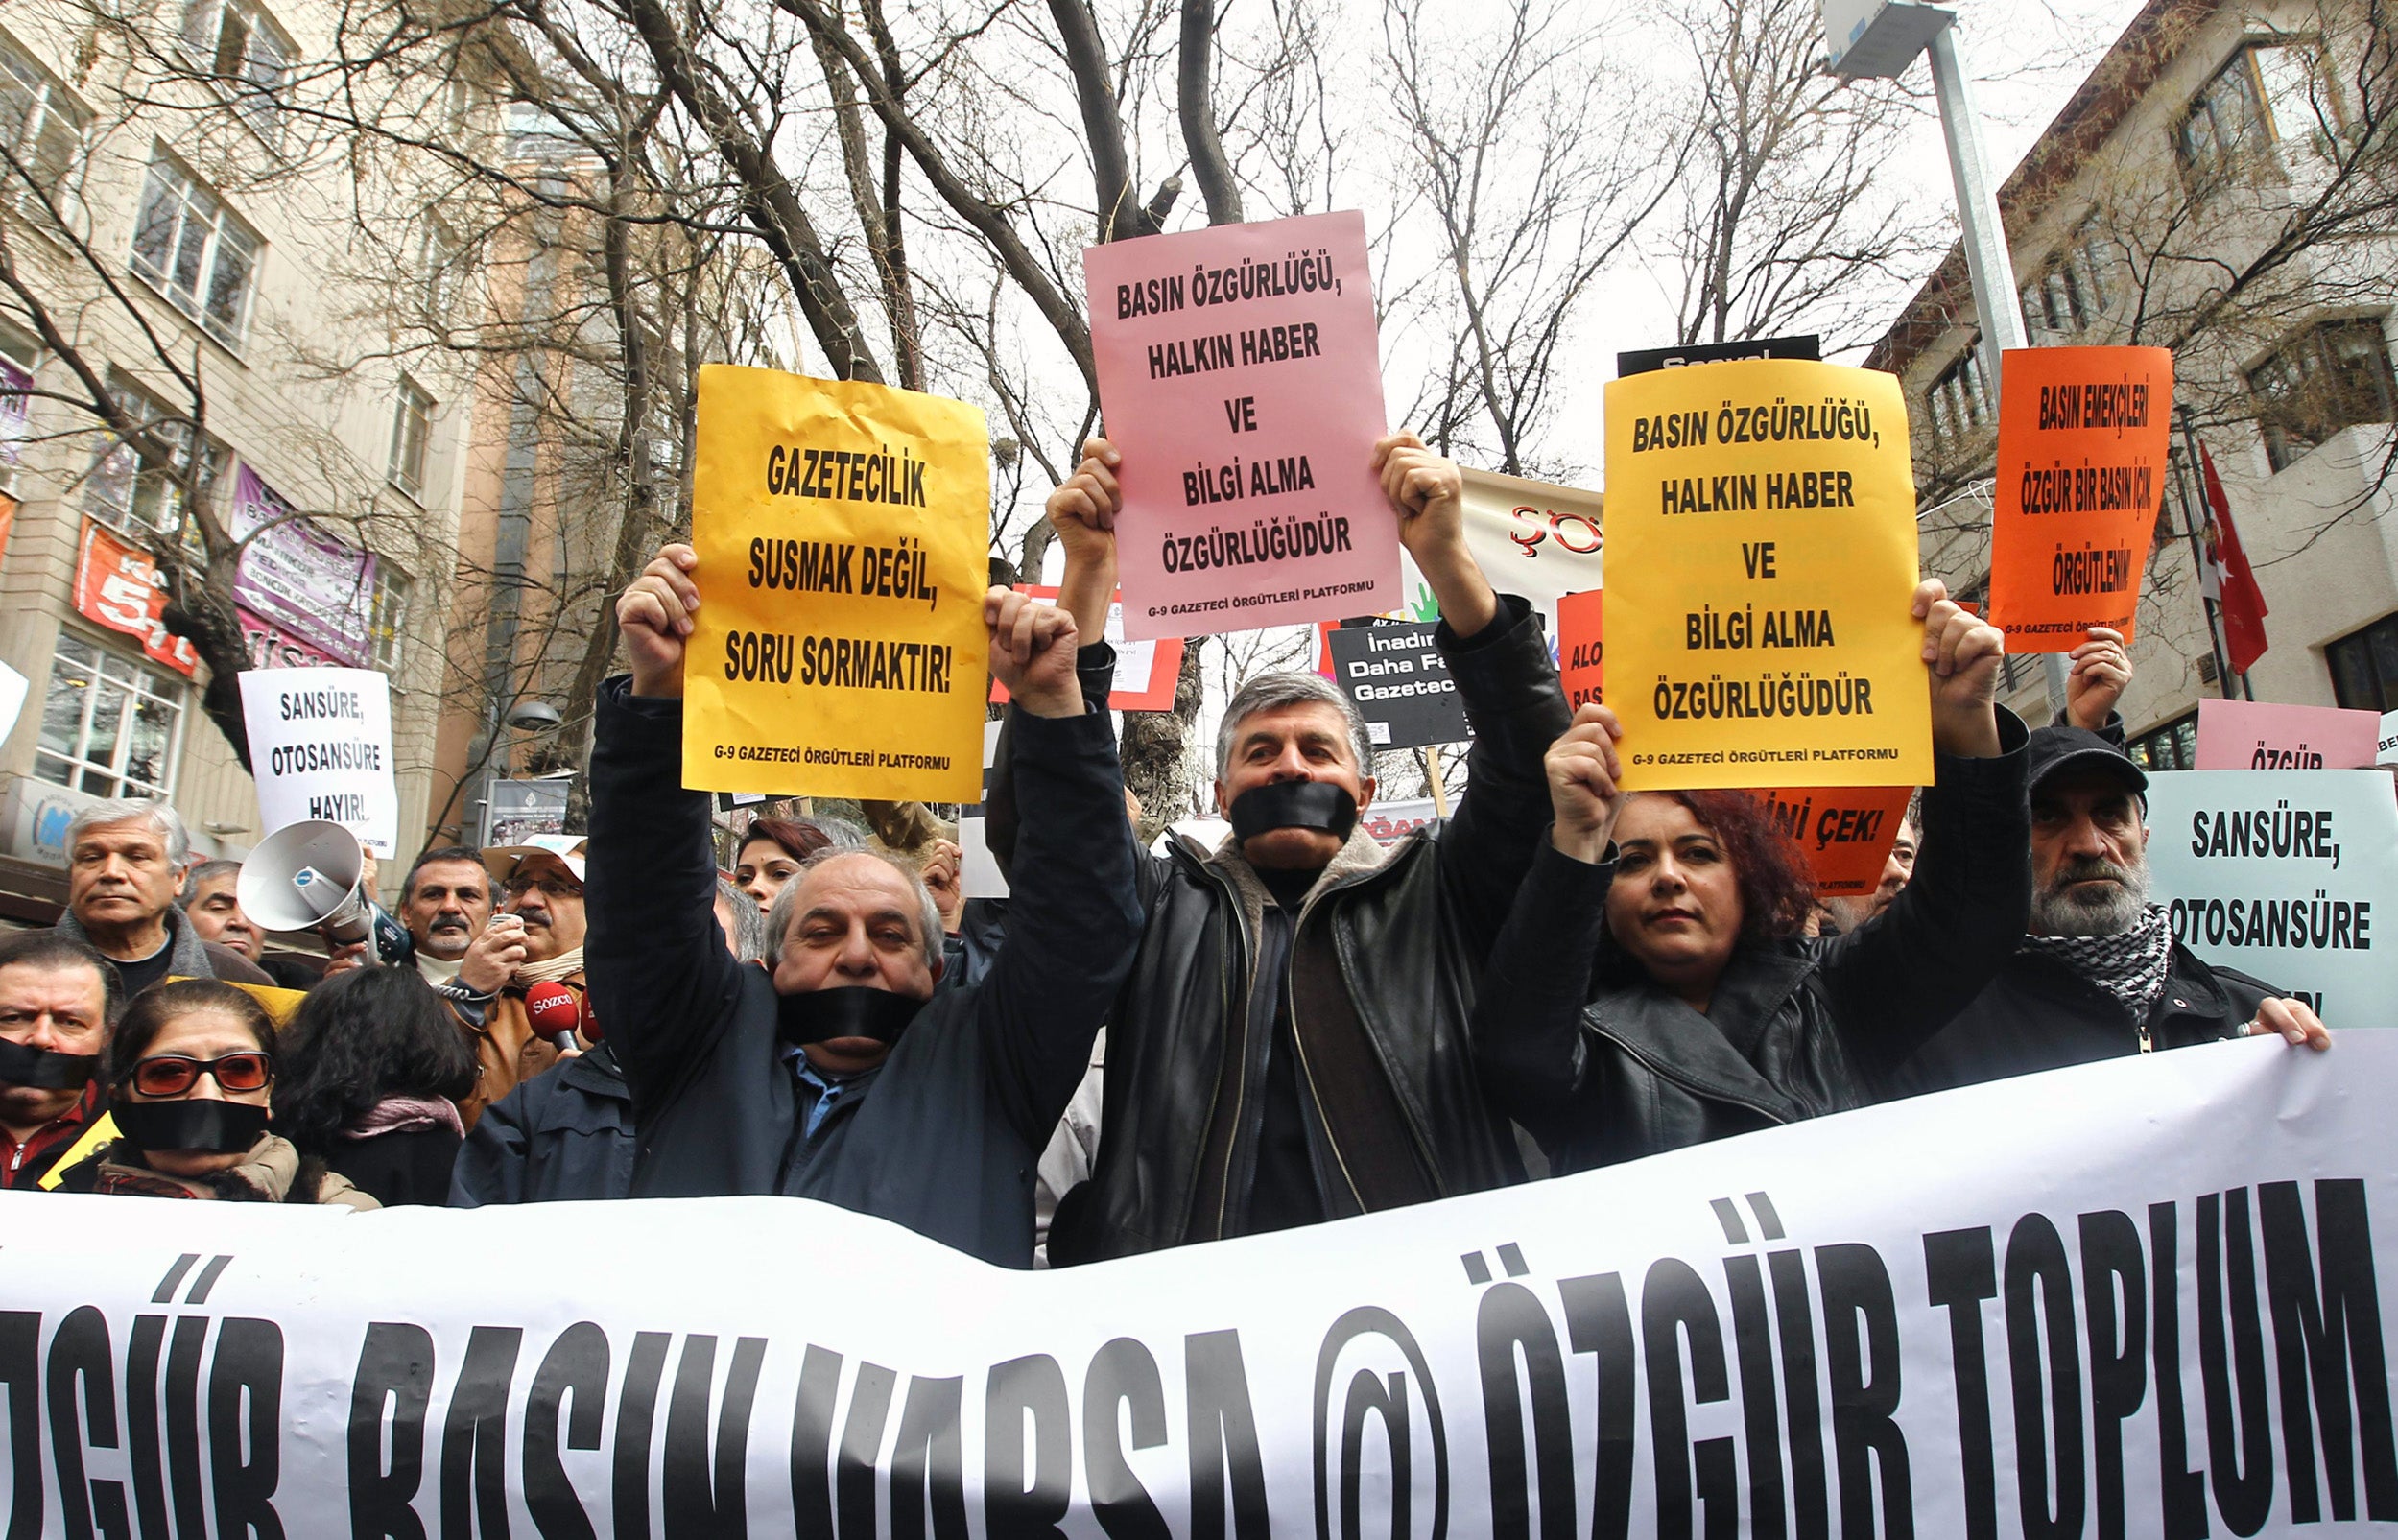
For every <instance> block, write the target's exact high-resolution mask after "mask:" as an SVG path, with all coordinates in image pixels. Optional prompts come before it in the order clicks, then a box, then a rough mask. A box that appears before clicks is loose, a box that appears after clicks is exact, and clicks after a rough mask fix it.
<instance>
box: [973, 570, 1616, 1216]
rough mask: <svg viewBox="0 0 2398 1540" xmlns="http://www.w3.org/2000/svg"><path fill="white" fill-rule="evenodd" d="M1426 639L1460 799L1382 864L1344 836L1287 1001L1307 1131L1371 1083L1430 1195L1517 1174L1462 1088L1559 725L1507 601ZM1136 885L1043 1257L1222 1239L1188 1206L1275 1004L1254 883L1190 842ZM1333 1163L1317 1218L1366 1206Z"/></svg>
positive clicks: (1256, 1059) (1197, 1204) (1545, 677)
mask: <svg viewBox="0 0 2398 1540" xmlns="http://www.w3.org/2000/svg"><path fill="white" fill-rule="evenodd" d="M1438 642H1439V646H1440V648H1441V651H1442V652H1443V653H1444V654H1445V655H1446V656H1447V658H1448V661H1449V669H1450V674H1451V676H1452V677H1453V678H1454V679H1455V680H1456V682H1457V687H1458V692H1459V694H1460V696H1462V697H1463V698H1464V701H1465V708H1466V714H1467V717H1468V719H1469V721H1470V722H1471V723H1472V724H1473V728H1474V746H1473V749H1472V752H1471V755H1470V757H1469V758H1468V760H1467V766H1468V771H1469V775H1470V782H1469V785H1470V790H1469V791H1468V793H1467V794H1466V795H1465V796H1464V797H1463V798H1462V800H1461V802H1460V807H1459V810H1458V812H1457V815H1456V817H1452V818H1450V819H1449V820H1448V821H1447V822H1446V823H1445V824H1444V825H1435V826H1432V827H1430V828H1427V829H1425V830H1421V831H1418V832H1417V833H1416V834H1414V835H1413V836H1411V837H1410V838H1409V839H1408V840H1407V841H1403V842H1402V843H1400V844H1399V845H1398V846H1397V847H1396V848H1395V849H1393V850H1392V851H1390V852H1389V855H1388V856H1387V857H1385V856H1384V855H1383V854H1382V853H1381V852H1380V851H1378V850H1376V849H1375V848H1374V847H1373V845H1372V842H1371V841H1370V839H1369V838H1368V837H1367V836H1365V834H1364V833H1363V832H1362V831H1361V832H1358V833H1356V834H1353V835H1352V837H1351V841H1350V844H1349V846H1348V847H1347V848H1345V849H1344V850H1343V851H1342V852H1341V856H1340V857H1339V858H1338V859H1336V861H1335V862H1334V864H1333V865H1332V866H1331V867H1330V868H1328V869H1327V871H1326V873H1325V875H1324V877H1323V878H1322V879H1320V880H1319V881H1318V885H1317V887H1316V888H1315V889H1314V890H1313V891H1312V892H1311V893H1310V894H1309V896H1308V898H1307V900H1306V902H1305V904H1304V906H1303V908H1302V909H1301V911H1300V913H1299V916H1298V919H1297V923H1296V926H1295V929H1294V933H1293V943H1292V948H1291V964H1290V968H1291V971H1290V973H1289V974H1287V975H1286V978H1285V981H1284V985H1283V986H1284V987H1286V988H1290V989H1292V990H1293V992H1294V1000H1293V1018H1294V1026H1295V1029H1296V1031H1295V1033H1294V1036H1295V1038H1296V1040H1297V1041H1298V1043H1299V1045H1300V1050H1301V1057H1302V1062H1303V1064H1304V1067H1305V1070H1306V1073H1307V1076H1308V1077H1309V1078H1307V1079H1304V1080H1303V1081H1302V1085H1301V1094H1302V1098H1303V1100H1305V1101H1306V1102H1307V1103H1308V1109H1309V1116H1310V1119H1311V1122H1312V1123H1315V1124H1316V1125H1318V1126H1321V1125H1322V1120H1321V1118H1320V1117H1319V1116H1318V1114H1319V1113H1320V1110H1321V1107H1322V1105H1323V1103H1324V1102H1325V1101H1326V1100H1327V1099H1329V1098H1337V1097H1338V1096H1339V1095H1340V1094H1341V1080H1342V1078H1344V1077H1345V1076H1348V1075H1352V1074H1356V1075H1366V1076H1378V1077H1379V1078H1380V1079H1381V1081H1382V1082H1383V1084H1382V1085H1381V1086H1377V1087H1376V1088H1375V1089H1376V1092H1377V1094H1378V1095H1379V1094H1380V1093H1381V1092H1382V1091H1383V1090H1384V1089H1385V1088H1386V1087H1387V1090H1388V1094H1389V1098H1390V1099H1392V1100H1394V1101H1395V1102H1396V1104H1397V1106H1398V1108H1399V1113H1400V1121H1401V1122H1402V1123H1403V1124H1404V1125H1405V1128H1406V1135H1407V1143H1408V1144H1409V1145H1410V1146H1411V1147H1412V1151H1410V1152H1411V1153H1412V1155H1413V1165H1414V1166H1415V1167H1416V1168H1418V1170H1417V1171H1416V1172H1414V1173H1411V1176H1410V1180H1411V1181H1412V1182H1413V1183H1416V1184H1418V1190H1419V1191H1422V1192H1423V1193H1424V1195H1425V1196H1451V1195H1454V1194H1458V1193H1467V1192H1476V1191H1480V1190H1482V1189H1484V1188H1488V1187H1494V1186H1499V1185H1503V1184H1505V1183H1508V1182H1511V1181H1520V1180H1521V1179H1522V1177H1523V1169H1522V1163H1521V1160H1520V1159H1519V1157H1518V1155H1517V1153H1516V1150H1515V1147H1514V1142H1513V1138H1512V1135H1511V1133H1510V1131H1509V1130H1508V1126H1507V1125H1506V1124H1505V1123H1504V1122H1503V1121H1501V1120H1500V1119H1499V1118H1498V1117H1496V1116H1495V1115H1494V1114H1493V1113H1492V1111H1491V1110H1490V1107H1489V1105H1488V1103H1487V1102H1486V1101H1485V1100H1484V1097H1483V1095H1482V1091H1481V1088H1480V1086H1479V1084H1478V1083H1477V1081H1476V1078H1475V1074H1474V1063H1473V1050H1472V1045H1471V1043H1470V1041H1469V1040H1468V1038H1467V1035H1466V1022H1467V1018H1468V1017H1469V1016H1470V1014H1471V1012H1472V1010H1473V1005H1474V993H1475V989H1476V987H1477V984H1478V982H1479V979H1480V976H1481V972H1482V967H1483V962H1484V959H1485V958H1486V956H1487V955H1488V952H1489V947H1490V942H1491V940H1492V939H1493V938H1494V937H1495V936H1496V934H1497V930H1498V925H1499V920H1500V917H1501V916H1502V915H1503V914H1505V913H1506V912H1507V905H1508V900H1509V899H1510V898H1511V897H1512V896H1513V894H1514V891H1515V888H1516V886H1517V885H1518V884H1519V883H1520V882H1521V881H1522V880H1523V875H1524V870H1525V866H1526V865H1527V863H1528V862H1529V861H1530V860H1531V852H1532V846H1533V843H1534V842H1535V841H1537V840H1538V839H1539V837H1540V832H1541V830H1542V829H1543V828H1544V827H1545V826H1546V824H1547V820H1548V794H1547V791H1546V783H1545V780H1544V777H1543V773H1542V770H1541V756H1542V755H1543V754H1544V753H1545V752H1546V751H1547V749H1548V746H1549V745H1550V743H1551V742H1552V741H1554V740H1555V737H1556V736H1557V734H1559V733H1561V732H1563V731H1564V730H1565V726H1566V723H1567V721H1568V717H1569V713H1568V712H1567V710H1566V705H1565V697H1564V694H1563V692H1562V691H1561V690H1559V688H1558V686H1557V675H1556V669H1555V666H1554V665H1553V664H1552V663H1551V662H1550V660H1549V651H1548V645H1547V642H1546V640H1545V638H1544V637H1543V636H1542V634H1541V631H1540V628H1539V626H1538V624H1537V623H1536V622H1535V621H1534V620H1533V619H1532V617H1531V606H1529V605H1528V604H1525V602H1524V601H1523V600H1521V599H1516V598H1508V597H1503V598H1502V600H1501V611H1500V615H1499V618H1498V619H1497V620H1495V621H1493V622H1492V623H1491V624H1490V626H1489V627H1487V628H1485V629H1484V631H1483V632H1482V633H1481V634H1480V635H1477V636H1475V637H1473V638H1471V639H1470V640H1468V641H1464V642H1460V640H1459V639H1458V638H1457V637H1456V636H1455V635H1454V634H1452V633H1451V632H1450V631H1449V629H1448V628H1447V627H1446V626H1445V625H1444V626H1443V627H1442V628H1441V629H1440V632H1439V636H1438ZM1091 652H1092V653H1093V654H1094V655H1096V654H1098V653H1099V652H1100V650H1097V649H1094V650H1091ZM1089 677H1090V675H1089V674H1087V673H1086V675H1085V678H1086V683H1085V685H1084V689H1085V692H1086V694H1087V693H1089V692H1090V690H1091V684H1090V682H1088V681H1089ZM995 795H996V793H995ZM997 817H998V813H997V810H994V822H995V823H996V821H997ZM1136 875H1137V878H1138V881H1139V883H1140V886H1141V897H1142V900H1143V906H1144V908H1145V910H1146V911H1147V913H1148V916H1149V923H1148V927H1147V929H1146V931H1145V932H1144V933H1143V936H1142V940H1141V948H1140V952H1139V954H1138V956H1137V957H1136V959H1135V960H1134V962H1133V966H1132V972H1131V974H1130V976H1129V977H1128V979H1127V980H1126V982H1125V985H1124V988H1123V991H1122V992H1121V993H1120V994H1119V995H1118V997H1117V1003H1116V1008H1115V1010H1114V1011H1113V1013H1111V1014H1110V1016H1109V1018H1108V1022H1109V1027H1108V1046H1107V1075H1106V1088H1105V1094H1104V1102H1103V1112H1102V1116H1101V1122H1100V1149H1099V1158H1098V1162H1097V1165H1096V1168H1095V1171H1094V1173H1093V1175H1092V1178H1091V1180H1090V1181H1089V1182H1088V1183H1086V1184H1084V1186H1083V1187H1082V1188H1081V1189H1078V1195H1079V1196H1077V1197H1076V1198H1075V1199H1074V1201H1073V1202H1072V1203H1071V1204H1069V1205H1068V1206H1067V1207H1065V1208H1063V1209H1061V1210H1060V1217H1059V1220H1058V1221H1057V1227H1054V1228H1053V1232H1052V1241H1051V1254H1052V1257H1053V1259H1065V1258H1072V1259H1074V1260H1078V1261H1079V1260H1084V1259H1088V1258H1094V1257H1113V1256H1123V1255H1127V1254H1129V1253H1133V1252H1140V1251H1149V1250H1155V1249H1159V1248H1162V1247H1166V1246H1174V1245H1180V1244H1184V1243H1186V1242H1191V1241H1200V1240H1210V1239H1215V1238H1217V1237H1219V1236H1221V1235H1223V1234H1224V1233H1227V1232H1226V1220H1225V1217H1224V1214H1223V1206H1222V1205H1221V1204H1216V1203H1209V1202H1204V1201H1202V1198H1201V1195H1200V1191H1199V1189H1200V1187H1201V1185H1202V1181H1201V1177H1202V1171H1201V1168H1202V1165H1203V1164H1204V1162H1205V1160H1206V1154H1207V1152H1206V1150H1205V1149H1203V1146H1204V1145H1205V1144H1206V1142H1207V1140H1208V1136H1209V1133H1210V1130H1211V1127H1212V1126H1213V1125H1215V1122H1216V1118H1215V1114H1216V1103H1217V1098H1218V1095H1219V1091H1220V1088H1221V1087H1222V1086H1223V1084H1224V1083H1225V1082H1226V1080H1227V1078H1229V1079H1230V1080H1231V1081H1232V1083H1235V1084H1239V1085H1256V1084H1258V1083H1260V1082H1261V1081H1262V1079H1263V1076H1264V1060H1265V1054H1266V1053H1267V1046H1268V1042H1269V1040H1270V1034H1269V1032H1268V1031H1267V1030H1266V1026H1267V1024H1266V1023H1265V1022H1264V1021H1258V1020H1255V1019H1254V1018H1255V1017H1256V1015H1257V1013H1258V1009H1259V1007H1261V1006H1262V1008H1263V1010H1264V1011H1266V1012H1269V1013H1270V1011H1271V1010H1272V1008H1273V1007H1272V1004H1271V1001H1272V997H1273V995H1274V991H1273V990H1272V989H1271V988H1268V989H1253V988H1252V982H1253V981H1252V980H1251V977H1250V971H1251V967H1252V960H1253V959H1254V958H1255V957H1256V956H1257V948H1258V935H1257V928H1258V920H1257V912H1258V909H1259V906H1260V904H1261V902H1262V901H1263V898H1264V891H1263V888H1262V885H1260V884H1259V883H1258V882H1257V879H1256V878H1255V876H1254V874H1253V873H1250V872H1249V871H1248V868H1247V865H1246V863H1245V862H1243V861H1242V859H1241V858H1240V856H1239V855H1238V854H1237V853H1236V852H1233V851H1230V850H1224V851H1219V852H1217V853H1216V854H1214V855H1212V856H1211V855H1208V854H1206V853H1204V852H1201V851H1200V850H1199V849H1198V848H1196V847H1195V846H1192V845H1190V844H1188V843H1187V842H1183V843H1180V844H1178V845H1177V846H1176V847H1175V849H1174V851H1173V853H1172V854H1171V855H1168V856H1165V857H1163V858H1150V859H1148V860H1146V861H1144V863H1143V864H1142V865H1141V867H1140V869H1139V870H1138V872H1137V873H1136ZM1327 1010H1329V1011H1334V1012H1342V1013H1354V1018H1355V1021H1356V1023H1357V1025H1358V1027H1359V1028H1361V1029H1362V1032H1359V1033H1344V1034H1342V1035H1343V1038H1344V1040H1346V1041H1350V1042H1354V1041H1356V1040H1357V1039H1358V1038H1359V1037H1362V1039H1363V1041H1364V1043H1365V1045H1366V1047H1367V1050H1368V1053H1367V1060H1366V1062H1364V1063H1352V1064H1348V1065H1345V1066H1343V1065H1330V1066H1327V1065H1324V1064H1322V1063H1320V1062H1318V1061H1316V1060H1314V1059H1311V1058H1309V1057H1308V1054H1309V1053H1310V1049H1309V1044H1310V1042H1311V1040H1312V1037H1313V1034H1312V1033H1311V1031H1310V1021H1311V1018H1320V1017H1321V1016H1322V1014H1323V1013H1324V1012H1325V1011H1327ZM1234 1045H1240V1046H1241V1047H1243V1049H1244V1050H1245V1056H1246V1060H1247V1063H1246V1067H1245V1068H1246V1073H1245V1074H1244V1075H1238V1076H1232V1077H1227V1076H1226V1075H1225V1070H1226V1067H1227V1066H1226V1064H1225V1054H1226V1053H1227V1052H1228V1051H1229V1050H1230V1049H1231V1048H1232V1047H1233V1046H1234ZM1251 1104H1255V1105H1256V1106H1257V1107H1258V1109H1259V1110H1257V1111H1256V1112H1254V1113H1253V1114H1252V1113H1251V1112H1250V1111H1249V1107H1250V1105H1251ZM1262 1120H1263V1111H1262V1098H1251V1099H1249V1100H1248V1101H1247V1102H1243V1103H1242V1104H1241V1111H1240V1112H1239V1113H1238V1114H1237V1115H1236V1116H1235V1118H1234V1120H1233V1125H1232V1130H1233V1131H1232V1135H1231V1138H1232V1141H1233V1149H1232V1150H1231V1153H1230V1156H1229V1160H1230V1162H1231V1168H1232V1169H1233V1170H1235V1171H1238V1170H1240V1169H1242V1168H1243V1167H1244V1165H1245V1164H1246V1162H1247V1161H1249V1160H1252V1159H1253V1157H1254V1154H1255V1149H1254V1146H1255V1144H1256V1141H1257V1139H1258V1136H1259V1132H1260V1125H1261V1123H1262ZM1332 1154H1333V1157H1334V1158H1333V1160H1332V1162H1331V1164H1332V1165H1333V1166H1334V1168H1335V1169H1336V1180H1335V1182H1334V1183H1332V1184H1331V1185H1332V1187H1333V1188H1334V1190H1333V1191H1330V1192H1328V1193H1327V1194H1326V1195H1325V1196H1326V1203H1327V1207H1328V1210H1329V1211H1330V1213H1331V1214H1332V1215H1333V1216H1335V1217H1337V1216H1338V1215H1341V1214H1345V1213H1355V1212H1358V1211H1360V1210H1361V1209H1366V1208H1372V1207H1375V1206H1377V1205H1376V1202H1375V1200H1374V1197H1373V1194H1372V1191H1371V1182H1372V1180H1373V1179H1374V1173H1367V1174H1366V1175H1365V1176H1362V1177H1360V1178H1359V1179H1358V1181H1357V1182H1355V1183H1350V1182H1345V1181H1341V1180H1338V1179H1337V1178H1338V1173H1339V1171H1340V1169H1341V1168H1342V1167H1347V1166H1353V1165H1359V1164H1364V1163H1366V1162H1365V1161H1364V1160H1363V1157H1361V1156H1360V1155H1359V1152H1356V1151H1348V1150H1342V1149H1337V1148H1336V1149H1334V1150H1333V1151H1332ZM1399 1158H1400V1159H1402V1160H1405V1159H1406V1155H1405V1154H1402V1155H1400V1157H1399ZM1069 1224H1070V1225H1071V1234H1069V1235H1067V1236H1064V1237H1062V1238H1061V1237H1060V1236H1059V1234H1058V1229H1060V1228H1064V1227H1067V1226H1069ZM1236 1228H1237V1226H1236Z"/></svg>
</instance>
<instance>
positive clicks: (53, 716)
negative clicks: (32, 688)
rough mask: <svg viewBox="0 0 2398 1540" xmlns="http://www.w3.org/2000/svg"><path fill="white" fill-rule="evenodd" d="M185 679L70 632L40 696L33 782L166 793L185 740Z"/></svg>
mask: <svg viewBox="0 0 2398 1540" xmlns="http://www.w3.org/2000/svg"><path fill="white" fill-rule="evenodd" d="M187 698H188V691H187V690H186V687H185V685H184V683H183V681H182V680H181V679H179V678H178V677H176V676H175V675H172V674H169V673H167V672H166V671H164V670H162V669H154V668H151V667H150V666H149V665H147V664H145V663H143V662H141V661H139V660H138V659H134V658H129V657H126V656H124V655H123V654H121V653H119V652H115V651H114V650H113V649H110V648H106V647H102V646H100V645H99V644H98V643H96V642H92V641H88V640H86V639H85V638H83V637H82V636H78V635H77V634H75V633H74V632H72V631H60V632H59V650H58V652H57V653H56V654H55V655H54V656H53V657H52V658H51V660H50V682H49V685H48V688H47V689H46V691H45V692H44V694H43V696H42V705H41V739H40V743H39V745H38V746H37V747H36V750H35V753H34V776H35V778H36V780H43V781H49V782H52V783H53V784H55V785H59V786H71V787H73V788H74V789H75V790H77V791H79V792H86V793H89V794H91V795H93V796H109V797H115V796H165V795H167V794H169V793H170V791H171V790H172V789H173V787H174V784H175V762H176V756H177V755H178V753H179V752H180V751H181V749H182V746H183V718H184V703H185V700H186V699H187Z"/></svg>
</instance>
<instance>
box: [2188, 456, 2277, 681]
mask: <svg viewBox="0 0 2398 1540" xmlns="http://www.w3.org/2000/svg"><path fill="white" fill-rule="evenodd" d="M2198 472H2199V475H2200V476H2201V477H2202V478H2203V479H2204V481H2205V483H2206V509H2207V519H2206V530H2205V532H2204V536H2203V538H2204V540H2205V546H2206V558H2205V560H2204V561H2203V562H2201V563H2200V564H2199V570H2198V588H2199V591H2200V592H2202V593H2204V594H2205V595H2206V596H2207V597H2208V598H2209V599H2212V600H2214V601H2215V602H2216V604H2218V605H2220V607H2221V609H2222V612H2223V642H2224V645H2225V646H2226V647H2227V648H2228V649H2229V650H2230V652H2231V668H2232V672H2233V673H2234V674H2245V673H2247V672H2248V670H2249V668H2250V666H2251V665H2253V664H2254V663H2255V662H2256V660H2257V659H2258V658H2261V657H2263V656H2264V655H2265V615H2266V609H2265V592H2264V590H2263V589H2261V588H2259V587H2258V586H2257V585H2256V573H2255V572H2253V571H2252V570H2250V568H2249V566H2248V554H2247V553H2246V552H2245V551H2244V550H2242V549H2241V548H2240V532H2239V530H2238V529H2237V528H2235V527H2234V526H2233V524H2232V521H2231V503H2230V502H2229V500H2227V499H2226V498H2225V497H2224V496H2223V482H2222V478H2220V477H2219V476H2217V475H2216V474H2215V457H2214V456H2213V455H2210V454H2208V453H2207V452H2206V445H2204V444H2200V445H2199V446H2198Z"/></svg>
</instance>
